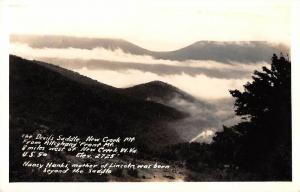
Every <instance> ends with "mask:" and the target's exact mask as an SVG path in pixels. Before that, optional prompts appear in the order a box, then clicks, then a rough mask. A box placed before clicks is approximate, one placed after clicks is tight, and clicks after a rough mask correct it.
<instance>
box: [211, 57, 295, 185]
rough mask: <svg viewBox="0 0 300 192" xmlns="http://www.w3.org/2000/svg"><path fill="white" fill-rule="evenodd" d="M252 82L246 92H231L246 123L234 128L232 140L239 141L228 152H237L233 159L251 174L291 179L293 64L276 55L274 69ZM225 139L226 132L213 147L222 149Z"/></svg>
mask: <svg viewBox="0 0 300 192" xmlns="http://www.w3.org/2000/svg"><path fill="white" fill-rule="evenodd" d="M252 79H253V81H252V82H248V83H246V85H244V91H243V92H241V91H239V90H231V91H230V93H231V95H232V96H233V97H234V98H235V113H236V115H238V116H241V117H242V119H243V122H241V123H239V124H237V125H235V126H233V127H231V129H232V131H231V132H230V133H231V136H230V137H231V138H238V140H237V139H235V142H233V141H231V143H234V144H235V145H234V147H233V146H231V149H228V150H234V152H232V151H231V152H230V153H231V154H234V156H232V157H231V158H232V159H234V161H235V163H236V164H239V165H240V166H242V167H244V168H246V169H248V170H255V169H258V170H261V172H264V173H266V175H265V177H266V178H269V179H270V178H272V179H281V180H284V179H290V177H291V62H290V61H289V60H288V58H285V57H284V56H283V55H282V54H281V56H280V57H278V56H277V55H275V54H274V55H273V57H272V63H271V67H270V68H267V67H262V71H254V75H253V76H252ZM226 132H227V137H229V136H228V130H227V131H226ZM237 135H239V136H237ZM224 137H226V135H225V132H224V133H219V134H218V135H217V136H216V137H215V138H214V141H215V144H214V145H215V146H218V145H220V144H221V142H220V141H221V140H222V139H224ZM227 140H228V138H227ZM223 143H224V142H223ZM231 145H232V144H231ZM278 170H280V171H279V172H278V173H277V171H278Z"/></svg>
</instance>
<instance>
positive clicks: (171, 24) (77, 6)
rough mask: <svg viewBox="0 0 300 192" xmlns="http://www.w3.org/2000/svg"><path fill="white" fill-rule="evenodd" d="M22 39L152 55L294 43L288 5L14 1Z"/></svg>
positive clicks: (235, 0)
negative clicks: (218, 45) (122, 43)
mask: <svg viewBox="0 0 300 192" xmlns="http://www.w3.org/2000/svg"><path fill="white" fill-rule="evenodd" d="M9 2H10V3H9V10H10V14H11V15H10V16H11V17H10V18H11V22H10V29H11V33H17V34H60V35H72V36H88V37H110V38H122V39H126V40H128V41H131V42H133V43H135V44H137V45H140V46H142V47H145V48H148V49H151V50H175V49H177V48H180V47H183V46H185V45H188V44H191V43H193V42H195V41H199V40H221V41H228V40H234V41H238V40H267V41H276V42H278V41H279V42H284V43H288V42H289V37H290V8H289V4H290V3H289V2H290V1H288V0H282V1H279V0H277V1H275V0H272V1H262V2H261V0H252V1H243V0H226V1H224V0H209V1H204V0H106V1H105V0H76V1H71V0H70V1H69V0H65V1H62V0H31V1H30V0H11V1H9Z"/></svg>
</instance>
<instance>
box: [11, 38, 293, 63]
mask: <svg viewBox="0 0 300 192" xmlns="http://www.w3.org/2000/svg"><path fill="white" fill-rule="evenodd" d="M10 42H11V43H25V44H27V45H28V46H30V47H32V48H59V49H63V48H77V49H88V50H91V49H95V48H104V49H107V50H111V51H115V50H118V49H120V50H122V51H123V52H124V53H129V54H133V55H148V56H151V57H154V58H156V59H164V60H177V61H186V60H214V61H218V62H223V63H232V62H242V63H243V62H244V63H251V62H253V63H257V62H270V58H269V57H270V55H272V54H273V53H277V54H279V53H280V52H283V53H289V52H290V49H289V47H288V46H287V45H284V44H282V43H271V42H267V41H196V42H195V43H192V44H190V45H188V46H185V47H182V48H180V49H177V50H173V51H152V50H148V49H145V48H143V47H141V46H138V45H136V44H134V43H131V42H129V41H126V40H123V39H113V38H86V37H72V36H60V35H44V36H38V35H17V34H12V35H10Z"/></svg>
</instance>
